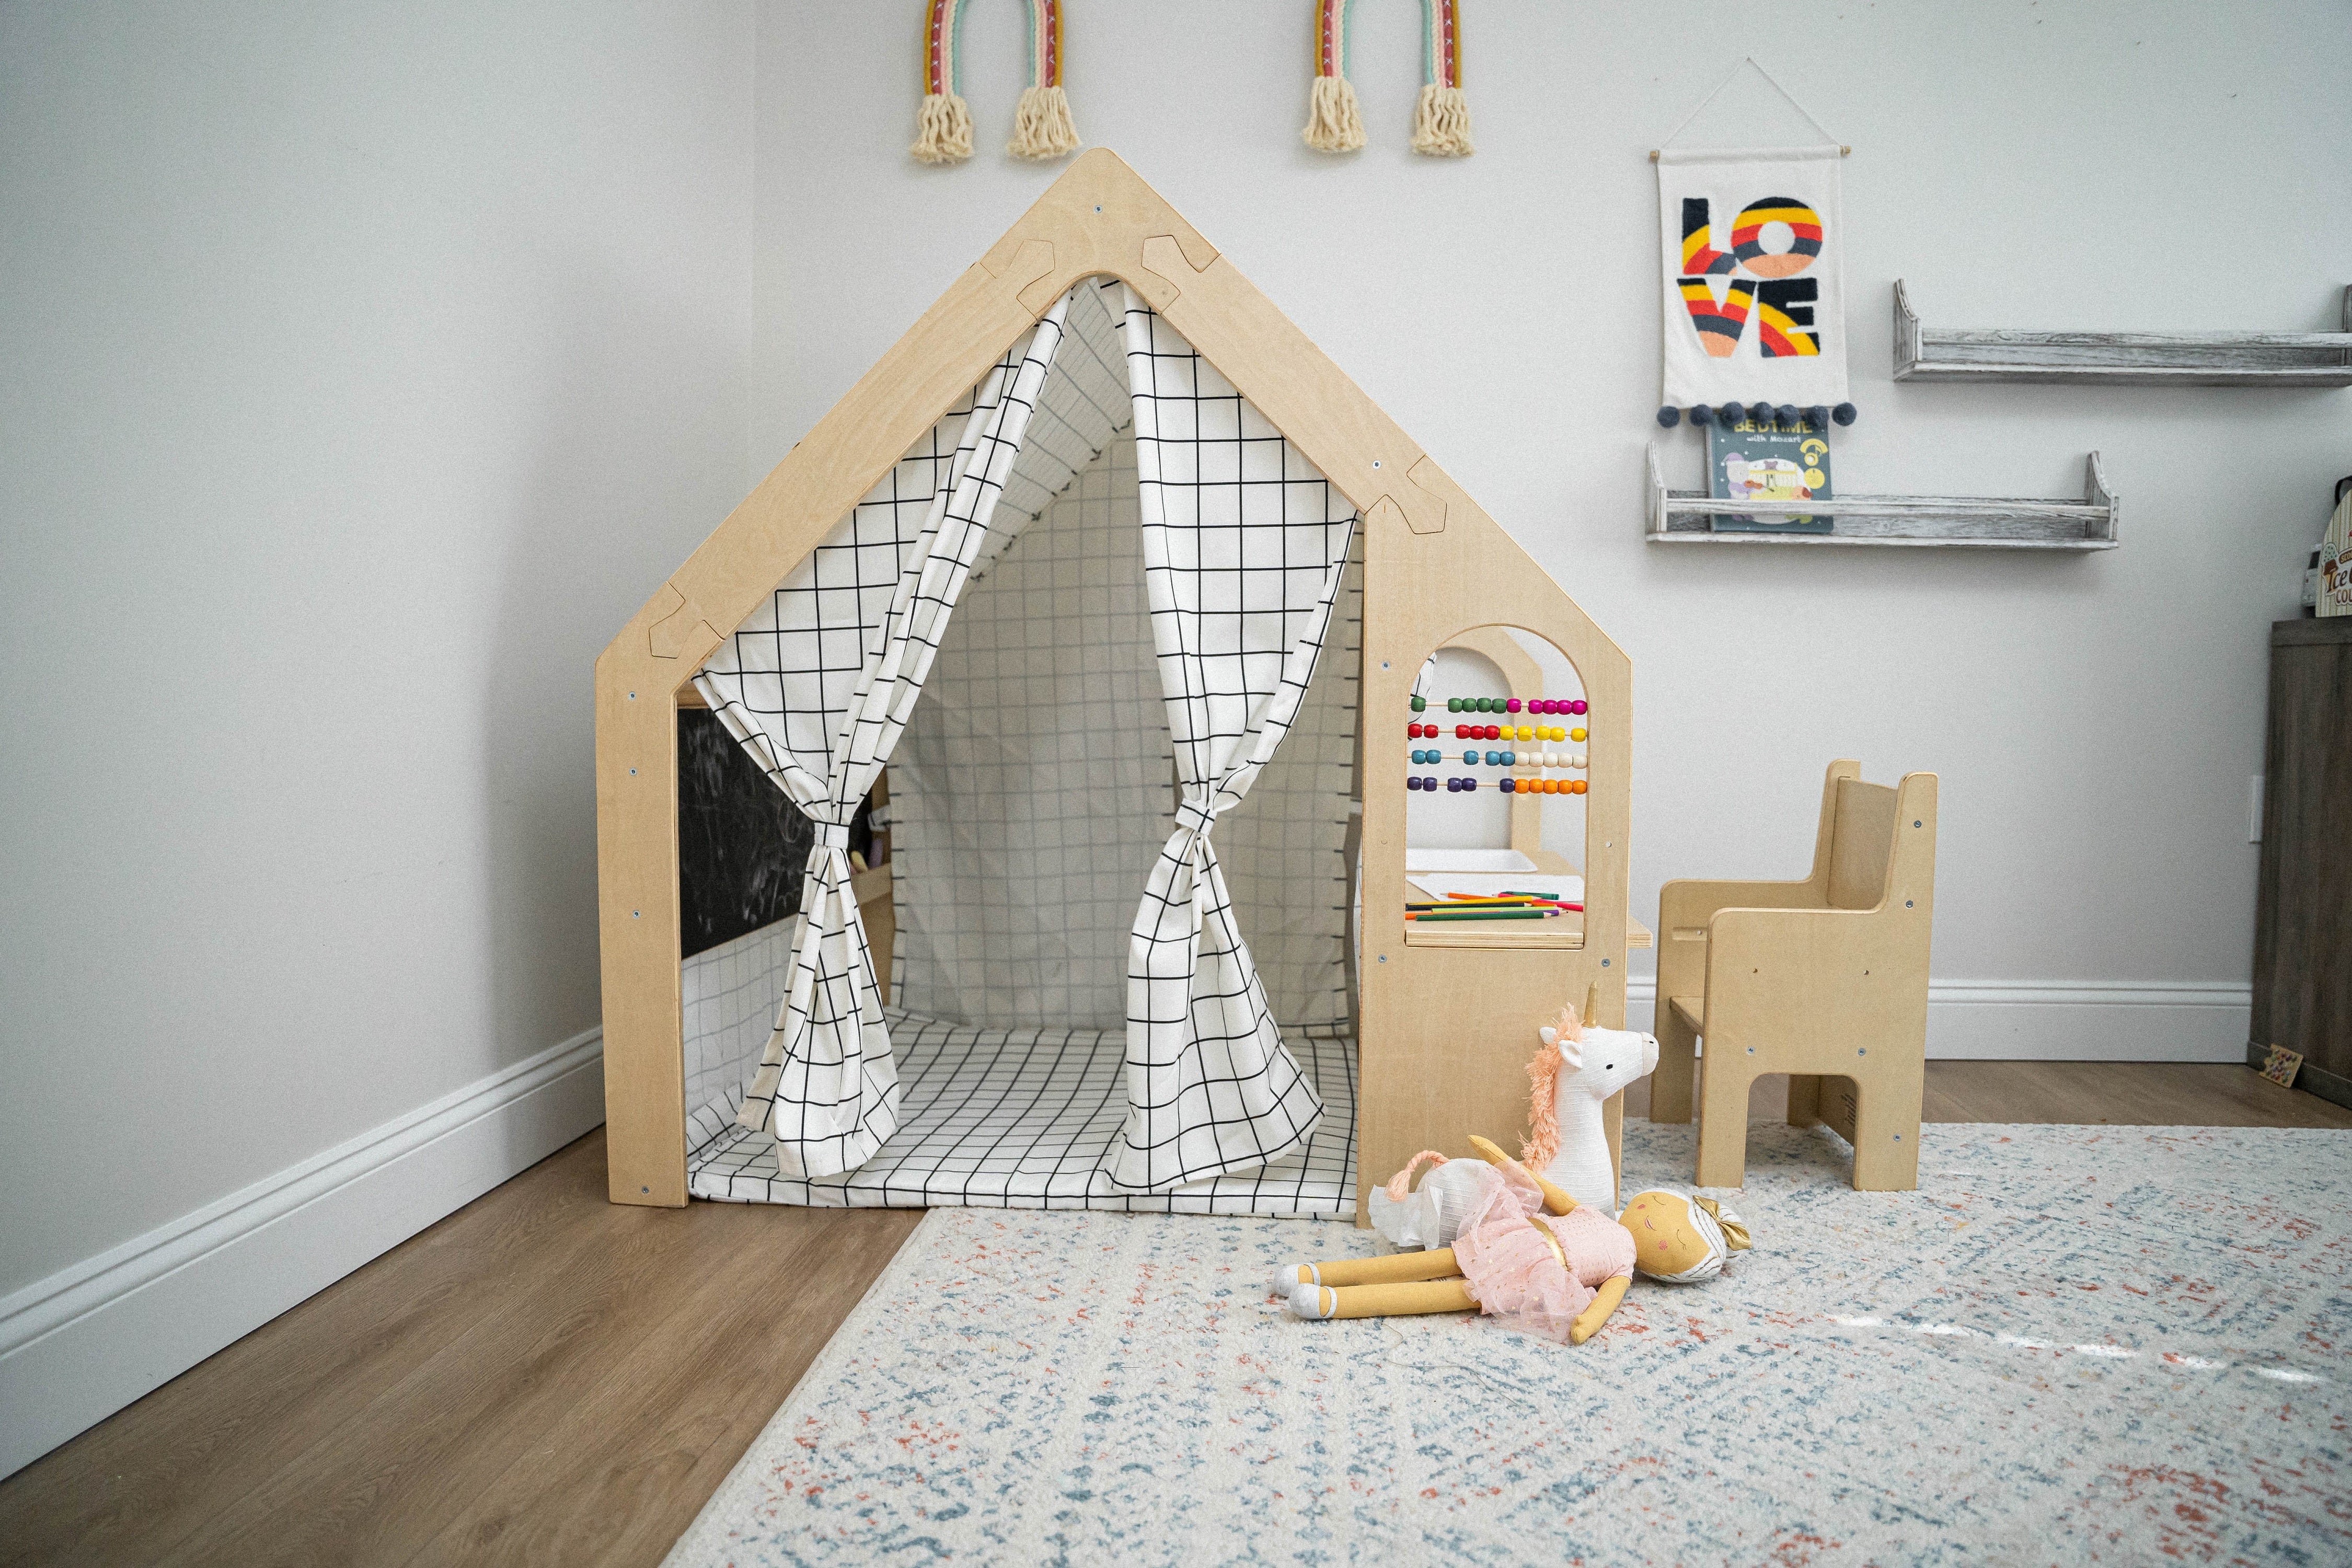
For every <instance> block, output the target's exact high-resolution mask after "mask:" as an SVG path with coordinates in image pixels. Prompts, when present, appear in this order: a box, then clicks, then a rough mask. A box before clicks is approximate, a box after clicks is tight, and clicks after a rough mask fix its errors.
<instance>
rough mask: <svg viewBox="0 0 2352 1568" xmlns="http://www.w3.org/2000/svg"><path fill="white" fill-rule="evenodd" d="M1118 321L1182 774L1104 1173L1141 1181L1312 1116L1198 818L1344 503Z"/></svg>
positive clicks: (1336, 559) (1257, 748) (1283, 655)
mask: <svg viewBox="0 0 2352 1568" xmlns="http://www.w3.org/2000/svg"><path fill="white" fill-rule="evenodd" d="M1125 327H1126V332H1125V338H1126V345H1127V363H1128V384H1129V388H1130V389H1131V390H1132V392H1133V394H1134V397H1135V460H1136V473H1137V497H1138V500H1139V503H1140V510H1141V512H1142V520H1143V567H1144V586H1145V590H1146V592H1147V594H1148V595H1149V597H1150V605H1151V628H1152V642H1153V646H1154V647H1155V649H1156V651H1157V653H1158V656H1159V661H1160V687H1161V690H1162V691H1163V693H1164V695H1165V699H1166V703H1167V710H1168V737H1169V742H1170V744H1171V747H1172V748H1173V750H1174V752H1175V757H1176V775H1177V782H1178V784H1180V786H1181V789H1182V791H1183V800H1182V803H1181V805H1179V806H1178V807H1177V812H1176V830H1175V832H1174V833H1173V834H1171V836H1170V837H1169V839H1168V843H1167V845H1166V847H1164V848H1163V849H1162V850H1161V851H1160V858H1159V860H1158V861H1156V862H1155V863H1154V864H1153V866H1152V868H1151V879H1150V882H1149V883H1148V884H1147V885H1146V887H1145V889H1144V893H1143V901H1142V904H1141V906H1140V907H1139V909H1138V910H1137V911H1136V916H1135V926H1134V931H1133V940H1132V942H1131V943H1130V945H1129V956H1128V970H1127V975H1128V981H1127V996H1128V1004H1127V1040H1128V1046H1127V1098H1128V1114H1127V1129H1126V1131H1125V1132H1124V1133H1123V1134H1122V1135H1121V1138H1120V1146H1119V1150H1118V1157H1117V1159H1116V1160H1115V1161H1114V1163H1113V1164H1112V1168H1111V1179H1112V1181H1113V1183H1114V1184H1117V1185H1118V1186H1119V1187H1122V1188H1126V1189H1129V1190H1133V1191H1140V1192H1150V1191H1156V1190H1159V1189H1161V1188H1165V1187H1169V1186H1173V1185H1176V1184H1181V1183H1184V1182H1189V1181H1197V1180H1199V1179H1200V1178H1202V1177H1203V1176H1212V1175H1216V1174H1219V1173H1223V1172H1226V1171H1237V1170H1243V1169H1246V1168H1248V1167H1251V1166H1254V1165H1262V1164H1265V1163H1266V1162H1267V1161H1269V1160H1276V1159H1280V1158H1282V1157H1283V1156H1284V1155H1286V1154H1288V1153H1290V1152H1292V1151H1294V1150H1296V1149H1297V1148H1298V1147H1299V1146H1300V1145H1301V1144H1303V1143H1304V1142H1306V1141H1307V1136H1308V1134H1309V1133H1311V1132H1312V1131H1314V1129H1315V1124H1316V1122H1317V1121H1318V1119H1319V1118H1320V1117H1321V1115H1322V1111H1323V1107H1322V1102H1321V1101H1320V1100H1318V1099H1317V1097H1316V1094H1315V1088H1314V1085H1313V1084H1311V1083H1309V1082H1308V1081H1307V1078H1306V1076H1305V1075H1304V1074H1303V1073H1301V1072H1300V1071H1299V1068H1298V1064H1297V1062H1296V1061H1295V1060H1293V1059H1292V1058H1291V1057H1290V1054H1289V1053H1288V1052H1287V1051H1285V1050H1284V1049H1283V1048H1282V1035H1281V1031H1280V1030H1279V1029H1277V1028H1276V1026H1275V1021H1274V1016H1273V1014H1272V1013H1271V1012H1270V1011H1269V1010H1268V1008H1267V1006H1266V998H1265V986H1264V984H1262V983H1261V982H1260V981H1259V979H1258V975H1257V970H1256V968H1255V965H1254V964H1252V963H1251V962H1250V954H1249V947H1248V944H1247V943H1245V942H1244V941H1243V940H1242V933H1241V928H1240V925H1239V923H1238V922H1237V921H1235V920H1234V909H1233V899H1232V896H1231V894H1230V893H1229V892H1228V891H1227V889H1226V887H1225V879H1224V875H1223V871H1222V870H1221V869H1220V868H1219V866H1218V864H1217V854H1216V850H1215V849H1214V847H1213V846H1212V844H1211V840H1210V832H1211V828H1212V826H1213V824H1214V823H1215V821H1216V819H1217V817H1218V816H1221V815H1223V813H1225V812H1227V811H1229V810H1231V809H1232V808H1233V807H1234V806H1235V805H1238V804H1240V802H1241V799H1242V797H1243V796H1244V795H1247V794H1248V793H1249V789H1250V786H1251V785H1252V784H1255V782H1256V781H1257V777H1258V774H1259V773H1260V771H1261V770H1263V769H1264V768H1265V764H1266V763H1267V762H1268V761H1270V760H1271V759H1272V757H1273V756H1274V752H1275V748H1276V747H1277V746H1279V745H1280V744H1281V743H1282V739H1283V736H1284V735H1285V734H1286V732H1287V731H1288V730H1289V728H1290V723H1291V721H1292V719H1293V718H1294V717H1295V716H1296V715H1297V711H1298V708H1299V703H1300V701H1301V700H1302V699H1303V698H1304V697H1305V695H1306V692H1307V684H1308V682H1309V681H1310V680H1311V679H1313V677H1314V674H1315V662H1316V659H1317V658H1318V656H1319V655H1320V654H1321V652H1322V650H1323V638H1324V635H1325V633H1326V632H1327V631H1328V629H1329V627H1330V624H1331V605H1332V601H1333V600H1334V598H1336V597H1337V596H1338V594H1339V584H1340V581H1341V579H1342V578H1343V576H1344V575H1345V574H1346V571H1347V563H1348V549H1349V542H1350V541H1351V540H1352V539H1353V538H1354V535H1355V524H1356V513H1355V509H1354V508H1353V507H1351V506H1350V505H1349V503H1348V501H1347V500H1346V499H1345V498H1344V497H1342V496H1341V495H1340V494H1339V491H1337V490H1335V489H1332V487H1331V483H1330V481H1329V480H1328V479H1325V478H1324V477H1323V476H1322V475H1321V474H1320V473H1319V472H1318V471H1317V470H1316V469H1315V468H1314V467H1313V465H1311V464H1309V463H1308V462H1307V459H1306V458H1304V457H1303V456H1301V455H1300V453H1299V451H1298V449H1297V447H1293V446H1292V445H1291V444H1290V442H1289V441H1288V440H1286V438H1285V437H1283V434H1282V432H1281V431H1279V430H1276V428H1275V427H1274V426H1273V425H1272V424H1270V423H1268V422H1267V420H1266V418H1265V416H1264V415H1262V414H1260V413H1259V412H1258V411H1257V410H1256V409H1255V408H1254V407H1252V406H1251V405H1249V404H1248V403H1247V402H1246V401H1244V398H1243V397H1242V395H1241V394H1240V393H1239V392H1237V391H1236V390H1234V385H1233V384H1232V383H1231V382H1229V381H1227V380H1226V379H1225V378H1224V377H1223V375H1221V374H1218V372H1217V371H1216V369H1215V368H1214V367H1213V366H1212V365H1211V364H1210V363H1208V362H1207V361H1206V360H1204V359H1202V357H1201V356H1200V355H1199V354H1198V353H1194V352H1193V350H1192V345H1191V344H1190V343H1188V342H1185V341H1184V340H1183V338H1182V337H1181V336H1180V335H1179V334H1178V333H1177V332H1176V331H1175V330H1174V329H1173V328H1171V326H1169V324H1168V323H1167V322H1166V321H1163V320H1161V319H1160V316H1159V315H1158V314H1157V313H1156V312H1154V311H1152V310H1149V309H1148V308H1146V307H1145V306H1144V304H1143V302H1142V301H1141V300H1139V299H1137V298H1136V297H1135V296H1134V294H1133V293H1132V292H1131V291H1130V292H1129V293H1128V295H1127V311H1126V321H1125Z"/></svg>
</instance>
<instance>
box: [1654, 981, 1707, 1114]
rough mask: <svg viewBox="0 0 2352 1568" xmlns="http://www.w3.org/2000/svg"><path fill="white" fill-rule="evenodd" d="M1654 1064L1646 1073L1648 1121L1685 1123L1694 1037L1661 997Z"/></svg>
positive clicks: (1692, 1072) (1693, 1070) (1692, 1073)
mask: <svg viewBox="0 0 2352 1568" xmlns="http://www.w3.org/2000/svg"><path fill="white" fill-rule="evenodd" d="M1657 1035H1658V1065H1657V1067H1656V1068H1654V1070H1653V1071H1652V1072H1651V1074H1650V1120H1651V1121H1689V1120H1690V1119H1691V1079H1693V1078H1694V1077H1695V1076H1696V1071H1697V1066H1698V1063H1697V1057H1698V1051H1697V1043H1698V1035H1697V1033H1696V1031H1695V1030H1693V1029H1692V1028H1691V1026H1689V1025H1688V1024H1686V1023H1685V1022H1684V1021H1683V1020H1682V1018H1681V1017H1680V1016H1678V1015H1677V1014H1676V1013H1675V1010H1674V1009H1673V1008H1672V1007H1669V1006H1668V1005H1666V1004H1665V1001H1664V998H1661V999H1660V1000H1659V1003H1658V1024H1657Z"/></svg>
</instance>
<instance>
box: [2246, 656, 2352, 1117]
mask: <svg viewBox="0 0 2352 1568" xmlns="http://www.w3.org/2000/svg"><path fill="white" fill-rule="evenodd" d="M2263 754H2264V758H2265V761H2264V763H2263V776H2264V780H2265V783H2264V784H2263V855H2262V875H2261V881H2260V885H2259V889H2258V891H2257V894H2256V898H2255V904H2254V1012H2253V1023H2252V1038H2251V1039H2250V1040H2249V1041H2248V1042H2247V1045H2246V1059H2247V1061H2249V1062H2250V1063H2252V1065H2254V1066H2255V1067H2260V1066H2261V1065H2262V1062H2263V1053H2264V1052H2265V1051H2266V1050H2267V1049H2268V1048H2269V1047H2272V1046H2273V1045H2279V1046H2284V1047H2287V1048H2288V1049H2289V1050H2294V1051H2301V1052H2302V1053H2303V1058H2304V1063H2303V1072H2302V1075H2301V1076H2300V1077H2299V1078H2297V1079H2295V1087H2296V1088H2298V1089H2309V1090H2310V1091H2311V1092H2312V1093H2314V1094H2316V1095H2319V1096H2321V1097H2322V1098H2324V1099H2326V1100H2334V1101H2336V1103H2337V1104H2339V1105H2352V616H2337V617H2336V618H2334V619H2331V620H2297V621H2280V622H2277V623H2275V624H2274V625H2273V626H2272V627H2271V700H2270V733H2269V739H2268V742H2266V744H2265V745H2264V747H2263Z"/></svg>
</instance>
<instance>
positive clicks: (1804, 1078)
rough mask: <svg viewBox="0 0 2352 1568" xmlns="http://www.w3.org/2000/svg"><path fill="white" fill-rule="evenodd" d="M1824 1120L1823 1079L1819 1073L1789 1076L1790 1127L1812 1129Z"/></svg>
mask: <svg viewBox="0 0 2352 1568" xmlns="http://www.w3.org/2000/svg"><path fill="white" fill-rule="evenodd" d="M1821 1119H1822V1078H1821V1074H1819V1073H1811V1072H1792V1073H1790V1075H1789V1125H1790V1126H1791V1127H1811V1125H1812V1124H1813V1123H1814V1122H1816V1121H1820V1120H1821Z"/></svg>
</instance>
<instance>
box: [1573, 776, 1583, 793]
mask: <svg viewBox="0 0 2352 1568" xmlns="http://www.w3.org/2000/svg"><path fill="white" fill-rule="evenodd" d="M1573 788H1574V790H1575V793H1577V794H1578V795H1582V794H1583V793H1584V781H1583V780H1582V779H1579V780H1577V781H1576V783H1575V784H1574V786H1573Z"/></svg>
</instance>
